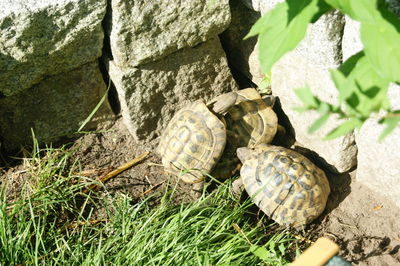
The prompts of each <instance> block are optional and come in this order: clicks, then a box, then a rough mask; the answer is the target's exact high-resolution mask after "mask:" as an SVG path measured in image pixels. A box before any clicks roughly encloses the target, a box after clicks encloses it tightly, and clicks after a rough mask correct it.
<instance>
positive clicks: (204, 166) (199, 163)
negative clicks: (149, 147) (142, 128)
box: [158, 99, 234, 183]
mask: <svg viewBox="0 0 400 266" xmlns="http://www.w3.org/2000/svg"><path fill="white" fill-rule="evenodd" d="M232 102H234V99H233V100H232ZM225 103H226V102H221V101H217V102H215V103H214V109H213V111H211V110H210V109H209V106H207V105H206V104H204V102H202V101H200V100H199V101H195V102H193V103H190V104H189V105H187V106H186V107H184V108H182V109H181V110H179V111H178V112H177V113H176V114H175V115H174V117H173V118H172V120H171V121H170V122H169V124H168V126H167V128H166V130H165V132H164V133H163V135H162V136H161V140H160V144H159V147H158V152H159V153H160V155H161V157H162V163H163V165H164V167H165V168H166V169H167V170H168V171H170V172H171V173H173V174H176V175H180V178H181V179H182V180H183V181H184V182H186V183H198V182H201V181H202V180H203V177H204V175H205V174H208V173H210V171H211V169H212V168H213V167H214V166H215V164H216V163H217V162H218V160H219V159H220V157H221V155H222V153H223V151H224V149H225V144H226V127H225V124H224V123H223V122H222V121H221V120H220V119H219V118H218V117H217V116H216V114H218V113H223V112H224V111H226V109H225V107H224V105H225ZM228 105H230V104H228ZM213 112H214V113H213Z"/></svg>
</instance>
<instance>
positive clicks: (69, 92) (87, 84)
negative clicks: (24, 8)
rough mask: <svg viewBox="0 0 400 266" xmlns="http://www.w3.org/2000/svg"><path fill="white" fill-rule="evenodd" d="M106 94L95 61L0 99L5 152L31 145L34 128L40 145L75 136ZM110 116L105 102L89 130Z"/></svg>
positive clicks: (89, 125) (0, 133)
mask: <svg viewBox="0 0 400 266" xmlns="http://www.w3.org/2000/svg"><path fill="white" fill-rule="evenodd" d="M105 91H106V90H105V84H104V81H103V78H102V76H101V74H100V71H99V68H98V62H97V61H94V62H91V63H88V64H85V65H83V66H82V67H80V68H78V69H74V70H72V71H70V72H68V73H63V74H60V75H56V76H52V77H49V78H47V79H44V80H43V81H42V82H40V83H39V84H37V85H35V86H33V87H32V88H29V89H28V90H25V91H24V92H21V93H19V94H16V95H13V96H9V97H5V98H3V99H0V136H1V137H2V138H3V140H4V144H5V146H6V149H8V150H10V149H14V148H18V147H19V145H31V144H32V133H31V128H32V129H33V131H34V133H35V136H36V138H37V139H38V141H39V142H41V143H43V142H44V143H50V142H54V141H57V140H58V139H60V138H61V137H64V136H65V135H67V134H68V133H73V132H76V131H77V130H78V128H79V127H80V125H81V123H82V122H83V121H84V120H85V119H86V118H87V117H88V116H89V114H90V113H91V112H92V111H93V110H94V109H95V107H96V105H97V104H98V103H99V101H100V99H101V97H102V96H103V95H104V94H105ZM110 116H112V114H111V111H110V109H109V107H108V104H107V101H106V102H105V103H104V104H103V106H102V107H101V108H100V109H99V111H98V112H97V113H96V115H95V117H96V119H94V120H93V122H92V123H91V124H88V128H90V127H93V126H94V125H95V124H96V123H97V122H99V121H101V119H103V118H107V117H110Z"/></svg>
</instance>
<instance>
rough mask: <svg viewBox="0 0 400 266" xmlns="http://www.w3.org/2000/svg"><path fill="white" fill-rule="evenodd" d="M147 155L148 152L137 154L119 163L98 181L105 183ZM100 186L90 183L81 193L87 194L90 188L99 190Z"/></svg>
mask: <svg viewBox="0 0 400 266" xmlns="http://www.w3.org/2000/svg"><path fill="white" fill-rule="evenodd" d="M147 155H149V152H145V153H142V154H141V155H139V156H138V157H136V158H135V159H133V160H131V161H129V162H127V163H125V164H123V165H121V166H120V167H118V168H117V169H115V170H113V171H111V172H109V173H107V174H105V175H102V176H101V177H100V178H99V181H100V182H101V183H105V182H106V181H108V180H109V179H111V178H113V177H114V176H116V175H118V174H119V173H121V172H123V171H125V170H127V169H129V168H131V167H132V166H134V165H135V164H138V163H139V162H141V161H143V160H144V158H146V156H147ZM100 188H101V186H100V185H97V184H92V185H90V186H89V187H88V188H86V189H85V190H83V193H85V194H87V193H88V192H89V191H92V190H93V191H97V190H99V189H100Z"/></svg>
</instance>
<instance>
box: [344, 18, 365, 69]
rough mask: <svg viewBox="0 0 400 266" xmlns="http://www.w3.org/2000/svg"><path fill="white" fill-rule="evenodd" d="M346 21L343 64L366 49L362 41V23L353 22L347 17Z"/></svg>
mask: <svg viewBox="0 0 400 266" xmlns="http://www.w3.org/2000/svg"><path fill="white" fill-rule="evenodd" d="M345 20H346V23H345V25H344V31H343V40H342V52H343V62H344V61H346V60H347V59H348V58H349V57H350V56H352V55H354V54H356V53H358V52H359V51H361V50H362V49H364V46H363V44H362V42H361V39H360V22H358V21H355V20H352V19H351V18H350V17H349V16H345Z"/></svg>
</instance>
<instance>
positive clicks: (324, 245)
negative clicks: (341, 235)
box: [290, 237, 339, 266]
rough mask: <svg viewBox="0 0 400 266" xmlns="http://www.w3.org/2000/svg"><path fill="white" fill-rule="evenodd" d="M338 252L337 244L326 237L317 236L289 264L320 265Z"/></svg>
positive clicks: (298, 265) (293, 265)
mask: <svg viewBox="0 0 400 266" xmlns="http://www.w3.org/2000/svg"><path fill="white" fill-rule="evenodd" d="M338 252H339V246H338V245H336V243H335V242H333V241H332V240H330V239H329V238H326V237H321V238H318V240H317V241H315V243H314V244H312V245H311V246H310V247H309V248H308V249H306V251H304V252H303V254H301V255H300V257H298V258H297V259H296V260H295V261H294V262H292V264H290V265H291V266H304V265H307V266H321V265H324V264H325V263H327V262H328V260H329V259H331V258H332V257H333V256H334V255H336V254H337V253H338Z"/></svg>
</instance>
